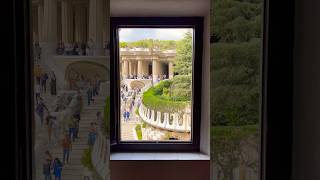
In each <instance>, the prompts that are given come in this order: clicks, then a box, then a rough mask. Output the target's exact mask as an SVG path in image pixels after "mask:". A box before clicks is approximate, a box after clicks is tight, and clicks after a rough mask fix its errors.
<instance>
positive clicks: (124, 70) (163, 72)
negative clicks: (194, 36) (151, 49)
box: [120, 60, 173, 81]
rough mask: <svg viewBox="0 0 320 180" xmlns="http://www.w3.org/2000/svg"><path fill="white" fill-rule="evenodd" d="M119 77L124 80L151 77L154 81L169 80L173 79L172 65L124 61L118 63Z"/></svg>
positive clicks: (167, 63) (157, 62) (169, 63)
mask: <svg viewBox="0 0 320 180" xmlns="http://www.w3.org/2000/svg"><path fill="white" fill-rule="evenodd" d="M120 71H121V75H122V76H123V77H124V78H132V77H137V78H143V77H147V78H148V77H149V76H150V75H152V79H153V80H154V81H156V80H158V78H161V79H163V77H165V79H168V78H169V79H171V78H172V77H173V63H172V62H164V61H156V60H153V61H151V60H150V61H143V60H137V61H129V60H124V61H122V62H121V63H120Z"/></svg>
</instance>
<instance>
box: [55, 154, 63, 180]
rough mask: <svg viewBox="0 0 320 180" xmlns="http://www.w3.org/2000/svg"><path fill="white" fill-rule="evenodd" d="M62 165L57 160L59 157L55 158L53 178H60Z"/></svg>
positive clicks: (57, 179)
mask: <svg viewBox="0 0 320 180" xmlns="http://www.w3.org/2000/svg"><path fill="white" fill-rule="evenodd" d="M62 166H63V165H62V163H61V161H60V160H59V158H56V159H55V160H54V162H53V174H54V177H55V180H61V174H62V173H61V172H62Z"/></svg>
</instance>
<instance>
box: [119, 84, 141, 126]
mask: <svg viewBox="0 0 320 180" xmlns="http://www.w3.org/2000/svg"><path fill="white" fill-rule="evenodd" d="M140 94H141V89H140V88H134V89H131V90H130V89H129V88H128V86H127V85H126V84H123V85H122V86H121V90H120V97H121V102H122V108H121V109H122V115H123V120H124V122H128V121H129V120H130V115H131V114H132V113H133V110H134V109H133V108H134V107H135V105H137V107H138V108H139V106H140V104H141V96H140Z"/></svg>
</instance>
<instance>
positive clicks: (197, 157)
mask: <svg viewBox="0 0 320 180" xmlns="http://www.w3.org/2000/svg"><path fill="white" fill-rule="evenodd" d="M110 160H111V161H163V160H165V161H179V160H181V161H182V160H186V161H187V160H193V161H210V156H209V155H206V154H203V153H163V152H161V153H156V152H154V153H147V152H146V153H144V152H141V153H125V152H120V153H119V152H117V153H111V154H110Z"/></svg>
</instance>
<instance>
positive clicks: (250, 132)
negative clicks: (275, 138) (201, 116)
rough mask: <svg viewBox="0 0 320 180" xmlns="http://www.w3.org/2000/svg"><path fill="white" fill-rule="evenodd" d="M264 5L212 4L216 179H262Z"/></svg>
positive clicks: (233, 0) (258, 1)
mask: <svg viewBox="0 0 320 180" xmlns="http://www.w3.org/2000/svg"><path fill="white" fill-rule="evenodd" d="M262 7H263V1H262V0H227V1H226V0H211V67H210V69H211V83H210V84H211V106H210V108H211V179H212V180H229V179H232V180H247V179H250V180H251V179H252V180H253V179H254V180H257V179H259V167H260V151H259V149H260V112H259V111H260V98H259V97H260V92H261V89H260V84H261V78H260V70H261V69H260V68H261V57H262V56H261V52H262V49H261V44H262V36H261V26H262V23H261V22H262V12H261V9H262Z"/></svg>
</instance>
